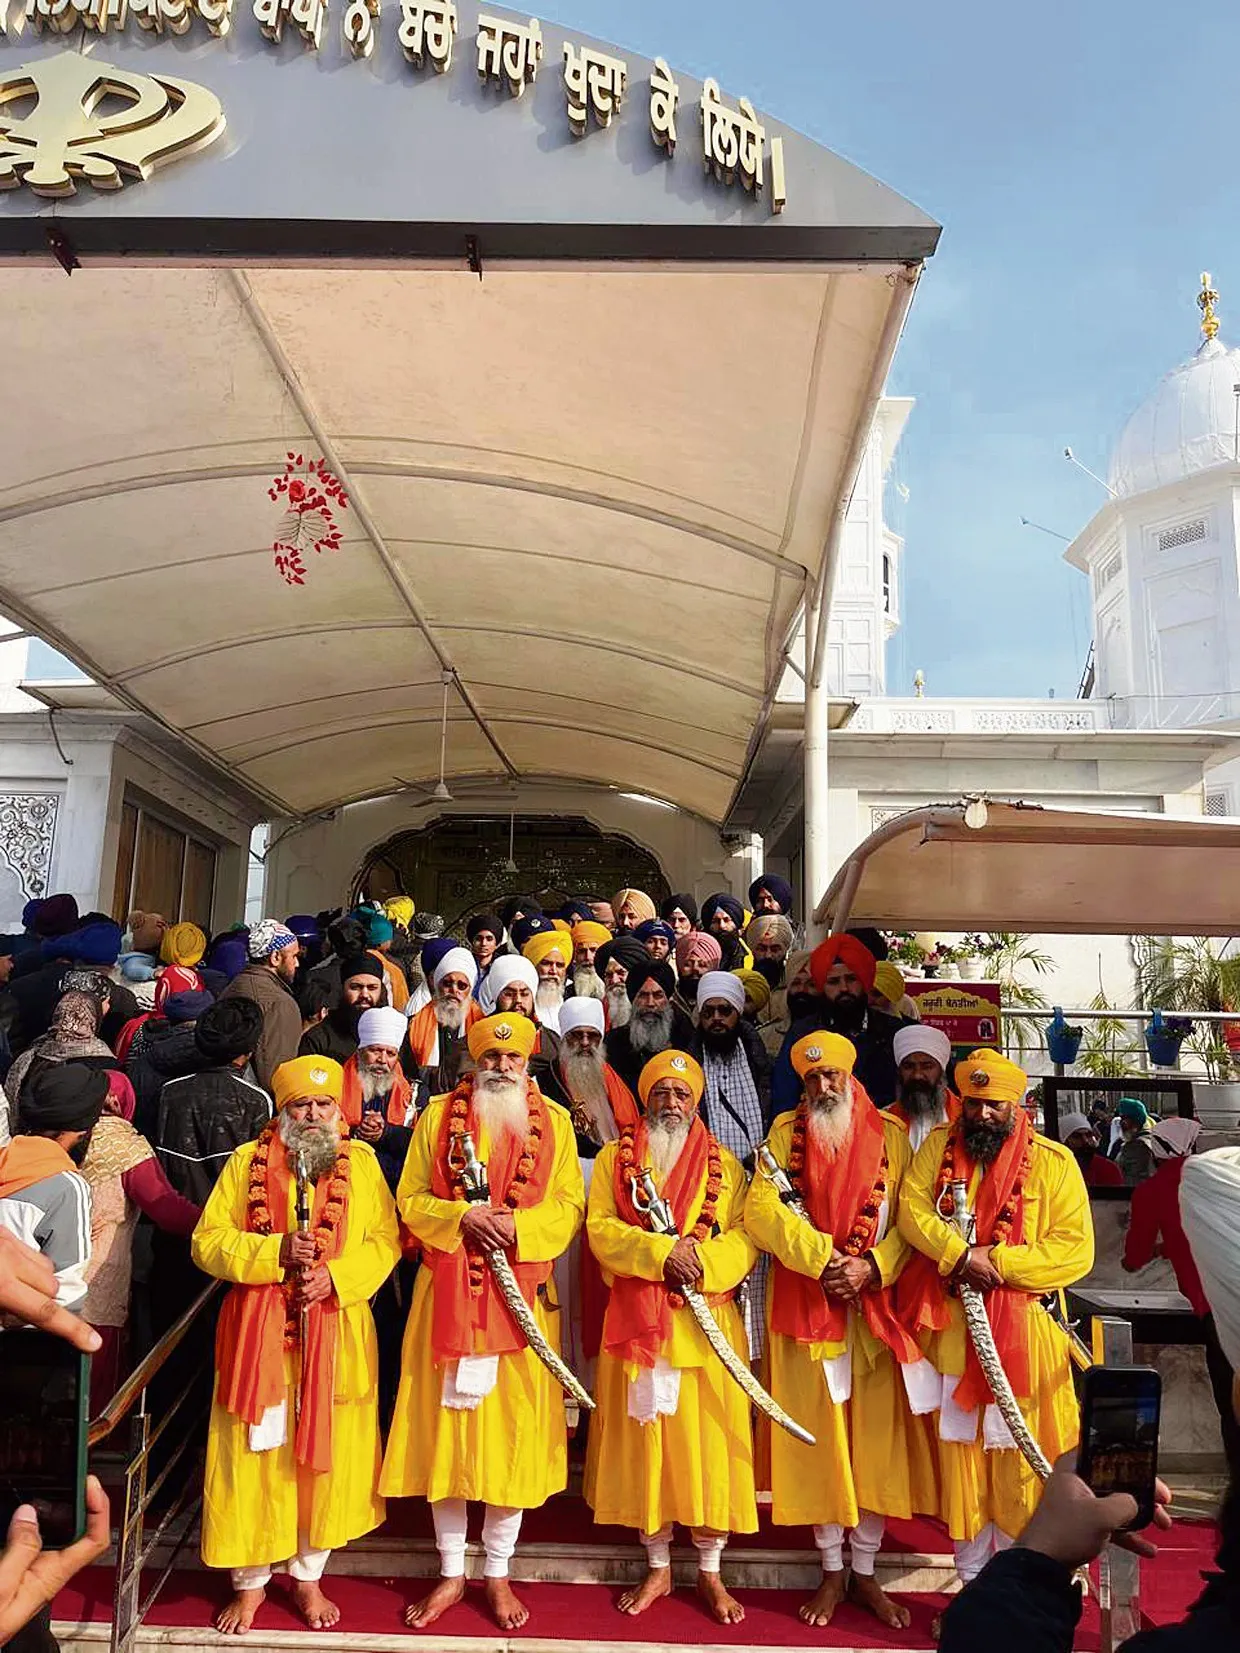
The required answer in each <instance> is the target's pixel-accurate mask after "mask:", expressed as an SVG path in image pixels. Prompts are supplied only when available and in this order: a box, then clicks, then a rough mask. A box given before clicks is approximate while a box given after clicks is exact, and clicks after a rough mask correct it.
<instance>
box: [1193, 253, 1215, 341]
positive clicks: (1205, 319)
mask: <svg viewBox="0 0 1240 1653" xmlns="http://www.w3.org/2000/svg"><path fill="white" fill-rule="evenodd" d="M1217 303H1218V294H1217V293H1216V292H1215V290H1214V288H1213V287H1211V285H1210V272H1209V270H1203V271H1202V272H1201V291H1200V292H1199V293H1198V294H1197V305H1198V308H1199V309H1200V311H1201V331H1202V332H1203V333H1204V334H1205V336H1206V338H1207V339H1212V338H1213V337H1214V336H1215V334H1216V333H1217V332H1218V317H1217V316H1216V315H1215V314H1214V306H1215V305H1216V304H1217Z"/></svg>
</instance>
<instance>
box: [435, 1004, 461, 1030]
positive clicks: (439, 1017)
mask: <svg viewBox="0 0 1240 1653" xmlns="http://www.w3.org/2000/svg"><path fill="white" fill-rule="evenodd" d="M468 1009H469V1005H468V1002H466V1001H463V1000H461V999H439V998H437V999H436V1000H435V1020H436V1022H438V1024H439V1026H440V1027H442V1028H443V1030H444V1032H445V1033H459V1032H460V1031H461V1029H462V1028H463V1027H464V1026H465V1012H466V1011H467V1010H468Z"/></svg>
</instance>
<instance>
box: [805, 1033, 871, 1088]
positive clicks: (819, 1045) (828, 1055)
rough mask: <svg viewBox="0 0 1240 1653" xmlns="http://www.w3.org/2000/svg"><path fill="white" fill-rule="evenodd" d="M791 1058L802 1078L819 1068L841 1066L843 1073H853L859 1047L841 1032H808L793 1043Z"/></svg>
mask: <svg viewBox="0 0 1240 1653" xmlns="http://www.w3.org/2000/svg"><path fill="white" fill-rule="evenodd" d="M789 1059H790V1060H791V1062H792V1065H793V1067H794V1068H795V1069H796V1072H797V1076H798V1078H801V1079H804V1078H805V1075H806V1074H807V1073H813V1072H814V1071H815V1069H817V1068H839V1069H840V1071H841V1072H842V1073H851V1072H852V1070H853V1064H854V1063H855V1062H856V1060H857V1047H856V1045H854V1044H853V1042H852V1040H851V1039H845V1038H844V1036H843V1035H842V1034H840V1033H825V1032H824V1033H807V1034H806V1035H805V1037H804V1038H803V1039H798V1040H797V1042H796V1044H795V1045H793V1047H792V1050H791V1051H790V1052H789Z"/></svg>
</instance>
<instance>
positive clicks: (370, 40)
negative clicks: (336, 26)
mask: <svg viewBox="0 0 1240 1653" xmlns="http://www.w3.org/2000/svg"><path fill="white" fill-rule="evenodd" d="M381 5H382V0H349V3H348V5H347V6H346V7H345V12H344V16H343V17H342V18H341V20H340V32H341V34H342V35H343V37H344V42H345V45H346V46H347V47H348V48H349V50H350V51H351V52H352V53H353V56H354V57H369V56H370V54H371V52H373V51H374V49H375V24H376V22H377V21H378V18H379V10H380V7H381Z"/></svg>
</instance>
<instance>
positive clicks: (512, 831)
mask: <svg viewBox="0 0 1240 1653" xmlns="http://www.w3.org/2000/svg"><path fill="white" fill-rule="evenodd" d="M510 842H511V850H512V853H511V856H510V855H509V845H510ZM626 887H636V888H637V889H642V890H645V891H646V892H647V894H648V895H650V896H651V897H652V899H653V900H654V901H656V902H658V901H661V900H662V899H663V897H664V896H665V895H667V894H669V893H670V892H669V885H668V882H667V878H666V877H665V875H664V873H663V869H662V868H661V867H660V865H659V863H658V861H657V860H656V858H655V857H654V856H653V855H652V854H651V853H650V851H649V850H647V849H643V848H642V847H641V846H640V845H639V844H636V843H634V842H633V840H632V839H631V838H627V837H625V835H624V834H623V833H619V832H603V831H601V830H600V829H599V828H598V827H596V826H594V825H593V823H592V822H590V821H587V820H585V819H584V818H583V817H581V816H562V815H561V816H546V815H518V816H516V817H515V818H514V819H512V820H511V821H510V819H509V817H508V816H507V815H483V816H476V815H470V816H460V815H453V816H441V817H440V818H439V819H438V820H437V821H433V822H432V823H431V824H430V825H429V826H426V827H421V828H419V829H416V830H411V831H404V832H398V833H396V834H395V835H394V836H393V837H391V838H388V839H386V840H385V841H384V842H383V843H381V844H378V845H376V846H375V848H374V849H372V850H371V851H370V853H369V854H368V855H367V857H366V859H365V861H364V862H363V864H362V866H361V868H360V870H359V871H358V874H357V876H356V878H355V880H354V895H355V897H356V898H359V899H368V900H379V901H384V900H386V899H387V898H388V897H389V896H393V895H409V896H412V897H413V900H414V903H415V905H416V906H417V907H418V909H419V910H420V911H424V912H435V913H440V914H442V916H443V918H444V919H445V920H446V922H447V925H448V928H449V929H450V930H451V929H458V928H459V927H460V926H461V925H463V924H464V923H465V922H466V921H467V920H468V919H469V917H470V916H471V915H472V914H473V913H476V912H482V911H485V910H486V909H487V908H489V907H494V906H496V905H497V904H498V903H499V902H501V901H503V900H504V899H505V898H506V897H508V896H510V895H534V896H536V897H537V898H538V900H539V901H540V902H541V903H542V905H543V906H544V908H547V909H551V908H554V907H557V906H559V905H561V904H562V903H563V902H564V901H566V900H568V899H569V898H570V897H571V896H575V895H583V894H587V893H588V894H600V895H603V896H609V895H610V894H611V893H612V892H613V891H614V890H618V889H624V888H626Z"/></svg>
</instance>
